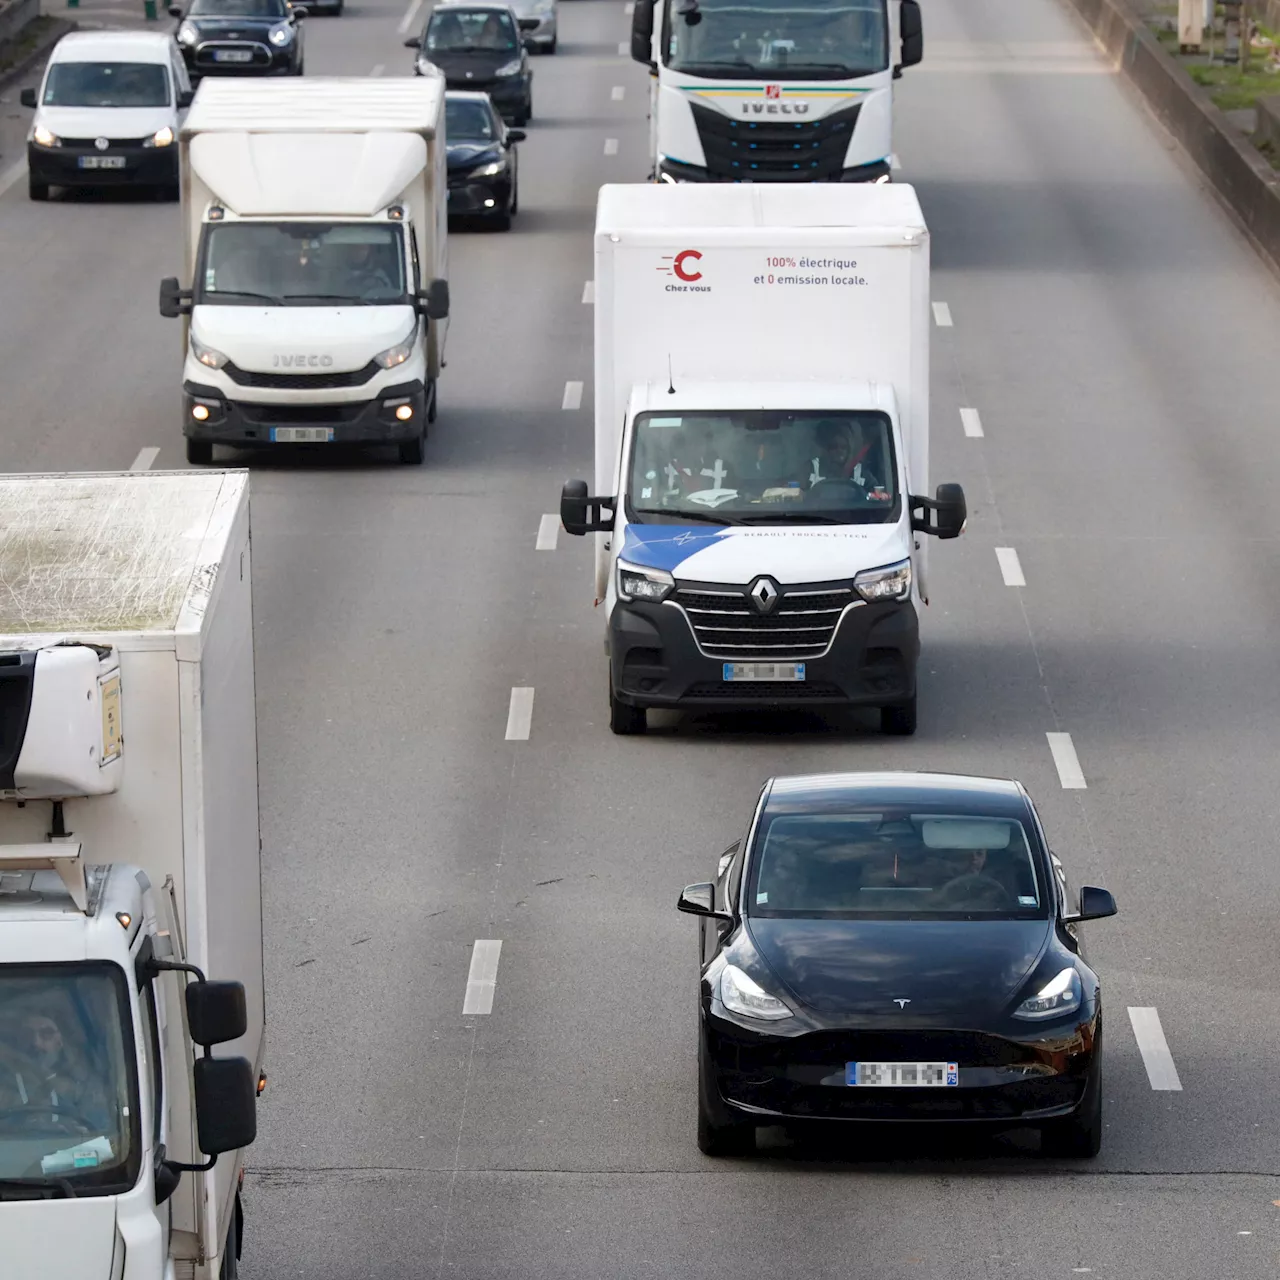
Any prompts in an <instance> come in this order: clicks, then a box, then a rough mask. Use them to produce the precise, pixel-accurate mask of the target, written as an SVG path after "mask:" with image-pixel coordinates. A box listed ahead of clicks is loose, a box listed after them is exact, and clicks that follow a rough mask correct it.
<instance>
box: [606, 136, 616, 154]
mask: <svg viewBox="0 0 1280 1280" xmlns="http://www.w3.org/2000/svg"><path fill="white" fill-rule="evenodd" d="M604 153H605V155H607V156H616V155H617V154H618V140H617V138H606V139H605V140H604Z"/></svg>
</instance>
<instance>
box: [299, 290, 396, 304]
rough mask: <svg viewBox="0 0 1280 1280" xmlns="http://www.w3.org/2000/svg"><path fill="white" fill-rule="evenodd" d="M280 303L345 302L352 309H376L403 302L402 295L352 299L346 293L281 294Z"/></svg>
mask: <svg viewBox="0 0 1280 1280" xmlns="http://www.w3.org/2000/svg"><path fill="white" fill-rule="evenodd" d="M280 301H281V302H304V301H306V302H345V303H348V304H349V305H350V306H353V307H376V306H380V305H382V304H383V303H386V304H387V305H388V306H390V305H391V304H392V303H393V302H403V301H404V299H403V297H402V295H400V294H397V295H396V296H395V297H394V298H353V297H352V296H351V295H350V294H348V293H283V294H281V295H280Z"/></svg>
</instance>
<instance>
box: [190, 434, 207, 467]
mask: <svg viewBox="0 0 1280 1280" xmlns="http://www.w3.org/2000/svg"><path fill="white" fill-rule="evenodd" d="M187 461H188V462H189V463H190V464H191V465H192V466H193V467H207V466H208V465H209V464H210V463H211V462H212V461H213V445H212V444H210V443H209V441H208V440H188V441H187Z"/></svg>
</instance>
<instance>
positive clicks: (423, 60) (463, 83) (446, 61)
mask: <svg viewBox="0 0 1280 1280" xmlns="http://www.w3.org/2000/svg"><path fill="white" fill-rule="evenodd" d="M405 44H406V45H407V46H408V47H409V48H410V49H418V50H419V53H418V57H417V59H416V61H415V62H414V72H415V73H416V74H417V75H425V74H429V70H428V68H427V66H426V65H425V64H430V65H431V66H434V67H436V68H437V69H438V70H439V71H441V72H443V73H444V78H445V84H446V85H447V86H448V87H449V88H450V89H470V90H479V91H481V92H484V93H487V94H488V95H489V97H490V98H492V99H493V105H494V106H495V107H497V108H498V111H499V112H500V113H501V114H502V118H503V119H504V120H507V121H509V122H510V123H511V124H514V125H520V126H523V125H526V124H528V123H529V120H530V118H531V117H532V115H533V71H532V69H531V68H530V66H529V53H528V49H527V48H526V45H525V38H524V37H523V36H521V34H520V24H519V22H518V21H517V19H516V15H515V12H514V11H513V10H512V9H510V8H508V7H507V6H506V5H505V4H484V3H476V4H472V3H448V4H442V5H439V6H438V7H437V8H435V9H433V10H432V13H431V17H430V18H429V19H428V20H427V25H426V28H425V29H424V30H423V33H422V35H421V36H411V37H410V38H409V39H408V40H406V41H405Z"/></svg>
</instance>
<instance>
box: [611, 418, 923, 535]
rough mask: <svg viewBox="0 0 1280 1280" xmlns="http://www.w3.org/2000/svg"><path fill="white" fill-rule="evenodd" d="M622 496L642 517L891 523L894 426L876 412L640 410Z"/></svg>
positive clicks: (894, 510) (895, 510) (894, 513)
mask: <svg viewBox="0 0 1280 1280" xmlns="http://www.w3.org/2000/svg"><path fill="white" fill-rule="evenodd" d="M628 502H629V504H630V507H631V514H632V515H633V516H635V518H636V519H638V520H640V522H641V523H643V522H644V520H645V518H646V517H647V518H649V519H651V520H653V519H661V518H662V517H667V518H669V519H677V520H678V519H681V518H686V517H688V518H692V519H695V520H697V519H707V518H708V516H709V514H710V513H714V518H715V521H716V523H721V522H723V523H728V524H753V523H761V524H763V523H773V522H777V523H789V522H794V523H795V524H805V523H817V524H885V523H892V522H893V521H895V520H896V519H897V518H898V515H899V512H900V504H899V494H898V477H897V465H896V463H895V461H894V451H893V432H892V430H891V428H890V425H889V419H888V417H887V416H886V415H885V414H883V413H879V412H862V413H855V412H850V411H842V410H827V409H813V410H808V411H803V412H794V413H792V412H782V411H776V410H764V409H755V410H742V411H740V412H738V411H734V412H723V413H709V412H702V411H699V412H696V413H643V414H640V415H639V417H638V418H637V419H636V426H635V431H634V433H633V445H632V459H631V485H630V489H629V492H628Z"/></svg>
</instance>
